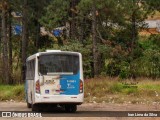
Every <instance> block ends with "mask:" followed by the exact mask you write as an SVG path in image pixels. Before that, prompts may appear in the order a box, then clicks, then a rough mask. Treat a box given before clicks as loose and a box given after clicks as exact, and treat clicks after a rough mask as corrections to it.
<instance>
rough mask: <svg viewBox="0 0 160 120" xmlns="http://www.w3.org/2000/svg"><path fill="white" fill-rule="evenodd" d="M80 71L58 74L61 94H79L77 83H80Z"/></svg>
mask: <svg viewBox="0 0 160 120" xmlns="http://www.w3.org/2000/svg"><path fill="white" fill-rule="evenodd" d="M79 81H80V73H79V72H78V73H77V74H75V75H61V76H60V85H61V90H63V91H64V92H61V93H60V94H63V95H78V94H79V84H80V82H79Z"/></svg>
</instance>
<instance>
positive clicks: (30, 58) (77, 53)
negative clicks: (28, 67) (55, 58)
mask: <svg viewBox="0 0 160 120" xmlns="http://www.w3.org/2000/svg"><path fill="white" fill-rule="evenodd" d="M54 53H60V54H75V55H80V54H81V53H79V52H72V51H61V50H47V51H46V52H38V53H35V54H33V55H31V56H29V57H28V58H27V60H26V61H29V60H33V59H35V58H36V56H41V55H46V54H54Z"/></svg>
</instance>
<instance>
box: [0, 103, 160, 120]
mask: <svg viewBox="0 0 160 120" xmlns="http://www.w3.org/2000/svg"><path fill="white" fill-rule="evenodd" d="M43 109H44V111H40V112H38V113H40V114H41V115H42V117H49V118H62V117H64V118H65V119H66V118H78V119H81V118H82V117H83V118H84V117H87V118H90V119H91V118H92V117H93V118H100V117H103V118H106V119H107V117H112V119H117V118H118V117H123V118H124V117H127V116H129V117H127V118H126V119H130V118H131V117H133V118H134V119H138V117H141V119H142V118H146V117H144V116H141V115H142V114H143V115H144V113H147V114H149V118H150V119H153V118H154V119H156V120H158V119H160V118H158V117H156V115H158V116H160V105H159V104H150V105H144V104H107V103H103V104H102V103H101V104H100V103H84V104H82V105H80V106H78V109H77V112H76V113H65V112H64V111H63V110H61V109H59V108H56V109H53V110H52V111H50V110H49V111H48V110H45V109H46V108H43ZM0 111H12V112H15V113H16V112H22V113H23V112H24V113H25V112H29V113H32V111H31V109H30V108H27V106H26V103H25V102H0ZM142 111H144V112H142ZM133 114H134V115H133ZM135 114H137V116H136V115H135ZM132 115H133V116H132ZM149 118H148V117H147V119H149ZM0 119H1V118H0ZM14 119H16V118H14ZM118 119H120V118H118Z"/></svg>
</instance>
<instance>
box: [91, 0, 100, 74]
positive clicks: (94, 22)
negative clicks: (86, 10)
mask: <svg viewBox="0 0 160 120" xmlns="http://www.w3.org/2000/svg"><path fill="white" fill-rule="evenodd" d="M96 28H97V18H96V4H95V1H94V0H93V6H92V42H93V71H94V72H93V73H94V76H97V75H98V74H99V67H98V48H97V38H96V36H97V32H96Z"/></svg>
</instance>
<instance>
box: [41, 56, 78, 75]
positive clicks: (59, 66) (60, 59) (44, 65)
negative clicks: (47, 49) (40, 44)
mask: <svg viewBox="0 0 160 120" xmlns="http://www.w3.org/2000/svg"><path fill="white" fill-rule="evenodd" d="M78 71H79V56H78V55H65V54H51V55H41V56H40V57H39V72H40V74H42V75H48V74H77V73H78Z"/></svg>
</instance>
